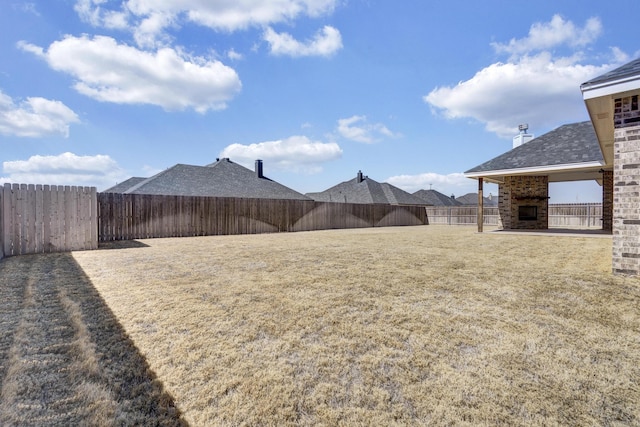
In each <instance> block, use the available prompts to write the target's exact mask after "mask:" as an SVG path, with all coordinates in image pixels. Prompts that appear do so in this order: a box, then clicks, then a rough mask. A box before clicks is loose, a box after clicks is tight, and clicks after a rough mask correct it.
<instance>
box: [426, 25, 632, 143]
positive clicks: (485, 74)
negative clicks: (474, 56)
mask: <svg viewBox="0 0 640 427" xmlns="http://www.w3.org/2000/svg"><path fill="white" fill-rule="evenodd" d="M601 31H602V28H601V24H600V21H599V20H598V19H597V18H592V19H590V20H588V21H587V23H586V24H585V26H584V27H583V28H579V27H577V26H575V25H574V24H573V23H571V22H570V21H564V20H563V19H562V18H560V17H558V16H554V17H553V18H552V20H551V21H550V22H549V23H538V24H534V25H533V26H532V27H531V30H530V32H529V36H528V37H526V38H524V39H520V40H516V39H513V40H511V41H510V42H509V43H508V44H500V43H494V44H493V46H494V48H495V49H496V51H497V52H499V53H510V54H512V56H511V58H510V59H509V60H508V61H507V62H505V63H503V62H497V63H494V64H491V65H489V66H487V67H485V68H483V69H482V70H480V71H478V72H477V73H476V74H475V75H474V76H473V77H472V78H470V79H469V80H466V81H462V82H459V83H458V84H457V85H455V86H443V87H437V88H435V89H433V90H432V91H431V92H430V93H429V94H428V95H426V96H425V97H424V101H425V102H427V103H428V104H430V105H431V106H432V108H433V112H434V113H442V114H443V116H444V117H446V118H447V119H456V118H472V119H475V120H477V121H479V122H481V123H484V124H485V128H486V130H487V131H489V132H493V133H496V134H497V135H498V136H500V137H502V138H511V137H513V136H514V135H515V134H516V133H517V128H518V125H519V124H520V123H528V124H529V125H530V129H531V131H532V132H534V133H535V129H549V128H553V127H556V126H558V125H559V124H562V123H567V122H572V121H578V120H586V119H587V116H586V110H585V108H584V102H583V100H582V95H581V93H580V84H581V83H584V82H585V81H587V80H589V79H590V78H593V77H595V76H598V75H600V74H603V73H605V72H606V71H608V70H610V69H611V68H613V67H614V66H616V65H620V60H621V59H622V58H624V56H625V55H624V54H623V53H622V52H621V51H620V50H619V49H617V48H612V50H611V62H612V63H611V64H599V65H589V64H583V63H584V62H585V61H584V56H585V55H584V53H583V52H582V51H580V50H575V48H581V47H584V46H585V45H588V44H590V43H592V42H593V41H594V40H595V39H596V38H597V36H598V35H599V34H600V33H601ZM561 45H565V46H568V47H570V48H572V49H574V50H572V52H571V54H570V55H568V56H564V57H554V55H553V54H552V53H551V52H549V51H546V50H544V49H550V48H554V47H557V46H561Z"/></svg>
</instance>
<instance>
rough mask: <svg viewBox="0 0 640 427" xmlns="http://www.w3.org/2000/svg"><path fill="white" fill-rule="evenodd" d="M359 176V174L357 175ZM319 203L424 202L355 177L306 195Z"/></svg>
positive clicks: (408, 194) (399, 190)
mask: <svg viewBox="0 0 640 427" xmlns="http://www.w3.org/2000/svg"><path fill="white" fill-rule="evenodd" d="M359 175H360V173H359ZM306 195H307V196H308V197H310V198H312V199H313V200H316V201H319V202H339V203H381V204H386V205H424V204H425V203H424V201H423V200H422V199H420V198H418V197H415V196H413V195H412V194H410V193H407V192H406V191H404V190H402V189H400V188H398V187H394V186H393V185H391V184H388V183H386V182H383V183H380V182H377V181H375V180H373V179H371V178H369V177H364V176H363V177H356V178H354V179H351V180H349V181H344V182H341V183H340V184H338V185H335V186H333V187H331V188H329V189H327V190H325V191H322V192H319V193H307V194H306Z"/></svg>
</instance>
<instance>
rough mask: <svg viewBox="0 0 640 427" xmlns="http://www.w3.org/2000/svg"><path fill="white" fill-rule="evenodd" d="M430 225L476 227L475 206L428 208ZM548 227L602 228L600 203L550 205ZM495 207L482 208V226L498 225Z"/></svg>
mask: <svg viewBox="0 0 640 427" xmlns="http://www.w3.org/2000/svg"><path fill="white" fill-rule="evenodd" d="M426 211H427V216H428V217H429V223H430V224H447V225H476V224H477V212H478V207H477V206H428V207H427V208H426ZM548 217H549V227H576V228H595V227H601V226H602V203H576V204H550V205H549V210H548ZM499 219H500V214H499V211H498V208H497V207H485V208H484V222H483V223H484V225H498V220H499Z"/></svg>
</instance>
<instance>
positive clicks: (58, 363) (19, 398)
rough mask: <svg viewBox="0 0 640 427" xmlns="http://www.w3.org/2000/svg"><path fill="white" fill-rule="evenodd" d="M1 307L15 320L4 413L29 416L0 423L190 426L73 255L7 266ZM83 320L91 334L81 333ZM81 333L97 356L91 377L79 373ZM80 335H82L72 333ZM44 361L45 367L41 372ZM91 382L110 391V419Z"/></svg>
mask: <svg viewBox="0 0 640 427" xmlns="http://www.w3.org/2000/svg"><path fill="white" fill-rule="evenodd" d="M0 299H1V300H2V301H0V314H2V317H3V319H6V320H7V321H6V322H4V321H3V322H2V325H0V335H2V337H3V338H2V339H0V390H1V391H2V393H1V394H0V412H3V409H7V408H8V407H13V408H20V407H21V408H23V409H22V410H19V412H17V413H15V414H8V413H7V412H9V411H4V412H5V415H4V416H3V415H0V421H1V420H2V419H5V416H6V417H9V418H7V419H5V421H15V422H16V423H18V424H22V423H26V424H29V425H31V424H33V425H37V424H39V423H40V422H43V421H45V420H57V421H58V422H61V423H62V424H65V423H66V422H70V423H73V424H75V423H76V422H79V423H80V424H85V423H86V424H93V423H95V421H96V419H100V420H102V421H101V422H100V424H102V422H105V421H108V420H111V422H107V424H113V425H159V426H174V425H175V426H186V425H187V423H186V422H185V421H184V420H183V419H182V418H181V414H180V411H179V410H178V408H177V407H176V406H175V402H174V399H173V398H172V397H171V396H170V395H169V394H168V393H167V392H166V391H165V390H164V389H163V385H162V383H161V382H160V380H158V379H157V378H156V375H155V374H154V373H153V371H151V369H150V368H149V365H148V364H147V362H146V360H145V358H144V357H143V356H142V355H141V354H140V352H139V351H138V349H137V348H136V346H135V344H134V343H133V341H132V340H131V339H130V338H129V337H128V336H127V334H126V332H125V331H124V329H123V328H122V326H121V325H120V323H119V322H118V319H117V318H116V316H115V315H114V314H113V313H112V311H111V310H110V308H109V307H108V306H107V304H106V303H105V301H104V300H103V299H102V297H101V296H100V294H99V293H98V291H97V290H96V289H95V288H94V286H93V284H92V283H91V280H90V279H89V278H88V277H87V275H86V274H85V273H84V271H83V270H82V268H81V267H80V266H79V265H78V263H77V262H76V261H75V259H74V258H73V256H72V255H71V254H70V253H62V254H41V255H28V256H20V257H13V258H9V259H5V260H2V261H1V262H0ZM70 301H71V302H70ZM69 307H71V309H70V308H69ZM78 309H79V310H78ZM78 311H79V312H80V313H81V315H80V316H77V315H76V316H75V319H74V312H75V313H78ZM78 318H80V319H81V320H80V322H81V323H82V324H83V325H84V326H78ZM74 322H75V323H74ZM85 328H86V329H85ZM78 329H82V331H81V335H82V334H84V336H85V337H86V338H87V339H86V341H87V342H88V343H90V344H89V345H88V346H87V348H89V352H90V353H91V354H93V355H95V357H94V360H95V362H96V363H95V365H97V366H94V367H93V368H92V372H93V373H92V374H91V375H85V374H84V371H83V370H82V368H78V366H79V365H78V357H79V356H78V354H77V348H78V333H77V331H78ZM72 330H73V331H75V335H73V334H74V333H73V332H64V331H72ZM60 331H63V332H60ZM74 351H75V353H74ZM36 356H37V358H38V360H39V361H40V363H39V364H37V365H34V364H33V363H30V362H31V361H33V360H34V357H36ZM23 366H33V367H29V368H28V369H25V368H23ZM87 382H90V383H91V384H92V385H93V386H94V389H95V390H105V391H106V393H107V395H108V399H107V400H108V401H109V402H111V403H110V405H111V406H110V407H111V410H109V411H107V412H108V414H104V413H100V414H98V413H97V412H96V411H98V412H99V411H100V409H96V408H104V407H105V406H104V399H105V395H104V394H103V395H97V396H92V395H91V393H85V392H83V390H85V389H83V387H86V384H87ZM42 390H45V391H46V393H45V392H43V391H42ZM100 399H102V400H100ZM70 402H75V403H70ZM24 408H27V409H24ZM109 414H110V415H109ZM96 417H97V418H96Z"/></svg>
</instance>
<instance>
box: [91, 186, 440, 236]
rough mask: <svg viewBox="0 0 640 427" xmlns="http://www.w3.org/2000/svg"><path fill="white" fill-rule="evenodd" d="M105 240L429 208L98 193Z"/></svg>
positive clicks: (341, 221) (353, 222) (393, 216)
mask: <svg viewBox="0 0 640 427" xmlns="http://www.w3.org/2000/svg"><path fill="white" fill-rule="evenodd" d="M98 212H99V215H98V235H99V239H100V241H112V240H130V239H144V238H152V237H186V236H205V235H221V234H256V233H274V232H283V231H310V230H324V229H332V228H358V227H384V226H394V225H425V224H428V221H427V216H426V212H425V209H424V207H421V206H391V205H375V204H369V205H365V204H353V203H325V202H315V201H310V200H272V199H242V198H230V197H197V196H156V195H139V194H120V193H100V194H98Z"/></svg>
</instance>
